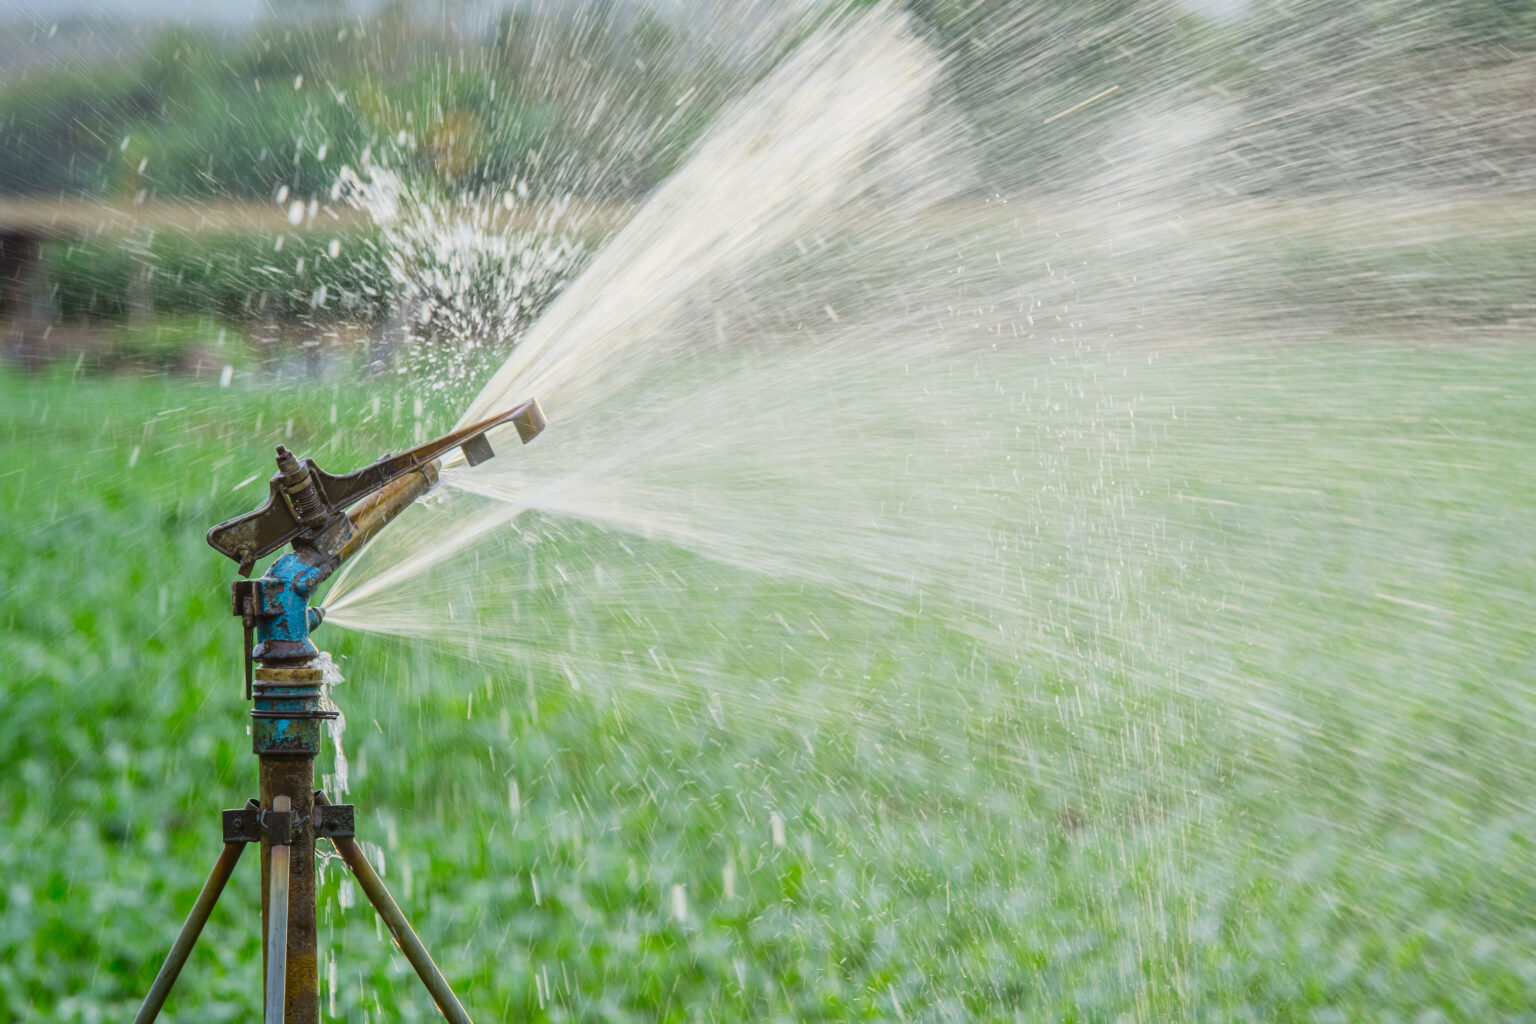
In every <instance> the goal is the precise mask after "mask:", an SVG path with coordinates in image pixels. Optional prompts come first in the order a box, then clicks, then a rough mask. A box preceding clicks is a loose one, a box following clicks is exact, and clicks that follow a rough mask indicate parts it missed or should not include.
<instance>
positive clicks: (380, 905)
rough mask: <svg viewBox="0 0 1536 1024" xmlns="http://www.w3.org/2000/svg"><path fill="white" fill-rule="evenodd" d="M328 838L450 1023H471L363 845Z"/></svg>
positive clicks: (319, 798) (318, 801)
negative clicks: (365, 854)
mask: <svg viewBox="0 0 1536 1024" xmlns="http://www.w3.org/2000/svg"><path fill="white" fill-rule="evenodd" d="M315 803H316V804H324V803H329V801H327V800H326V799H325V797H323V796H318V795H317V796H316V797H315ZM331 842H332V843H333V844H334V845H335V846H336V852H337V853H339V854H341V859H342V860H344V861H346V862H347V867H349V868H351V869H352V874H353V875H355V876H356V877H357V884H358V885H360V886H362V889H363V892H364V893H365V894H366V895H367V896H368V902H369V903H372V904H373V909H374V910H377V911H378V912H379V916H380V917H381V918H383V919H384V923H385V924H386V925H388V926H389V932H390V934H391V935H393V936H394V937H395V944H396V945H398V946H399V947H400V951H401V952H402V953H404V954H405V958H406V959H407V960H409V961H410V962H411V966H412V967H414V968H416V974H417V975H418V976H419V977H420V978H421V983H422V984H423V985H425V986H427V991H428V992H430V993H432V1001H433V1002H435V1003H437V1008H438V1010H439V1011H441V1013H442V1015H443V1017H444V1018H446V1019H447V1020H448V1021H449V1022H450V1024H473V1022H472V1021H471V1020H470V1019H469V1014H467V1013H465V1012H464V1007H463V1006H461V1005H460V1004H459V1000H458V997H457V996H455V995H454V994H453V990H452V989H451V988H449V987H448V981H447V979H445V978H444V977H443V974H442V972H441V971H439V970H438V969H437V964H435V963H433V962H432V956H431V954H430V953H428V952H427V947H426V946H423V945H422V944H421V939H420V938H418V937H417V935H416V932H415V931H413V930H412V929H411V924H410V922H409V921H407V920H406V919H405V915H404V914H402V913H401V912H400V908H399V906H397V905H396V904H395V901H394V899H393V898H392V897H391V896H390V895H389V890H388V889H386V888H384V881H383V879H381V878H380V877H379V875H378V872H376V871H374V870H373V865H372V864H370V863H368V858H367V857H365V856H364V855H363V849H362V847H360V846H358V845H357V840H356V839H353V838H351V837H349V836H332V837H331Z"/></svg>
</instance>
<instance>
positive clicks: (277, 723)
mask: <svg viewBox="0 0 1536 1024" xmlns="http://www.w3.org/2000/svg"><path fill="white" fill-rule="evenodd" d="M254 693H255V699H256V706H255V708H254V709H253V710H252V711H251V746H252V748H253V750H254V751H255V753H256V756H257V757H258V758H259V759H260V765H261V795H260V797H259V799H260V803H261V806H262V807H263V808H265V809H271V808H272V806H273V804H274V802H275V801H276V800H277V798H278V797H282V796H285V797H287V798H288V800H289V801H290V803H291V807H292V814H293V819H292V820H293V822H294V825H293V827H292V828H291V830H290V836H289V841H288V849H289V865H288V908H287V910H288V927H287V941H286V943H285V955H286V970H285V971H284V987H283V1004H284V1010H283V1018H282V1019H283V1021H284V1024H318V1021H319V1016H320V994H319V993H320V978H319V965H318V964H319V962H318V952H317V950H318V942H317V937H316V936H317V929H316V926H315V827H314V820H315V812H314V792H315V756H316V755H317V754H319V753H320V744H321V740H322V733H321V723H322V722H324V721H325V720H326V719H328V718H333V717H335V714H336V712H335V711H334V710H332V709H330V707H329V706H328V702H327V701H326V700H325V680H324V675H323V673H322V671H321V670H320V669H319V668H317V667H315V666H314V664H313V662H300V663H297V664H295V663H294V662H291V661H277V662H273V661H268V662H266V663H264V664H262V665H261V666H260V667H259V668H257V669H256V672H255V686H254ZM271 876H272V843H271V840H270V837H269V835H268V833H267V832H266V831H265V830H263V832H262V841H261V892H262V897H261V901H262V902H261V922H262V936H263V938H262V973H263V977H265V974H266V969H267V960H268V956H269V950H268V942H269V939H268V938H267V936H268V929H269V927H270V925H271V914H272V908H271V906H270V887H271Z"/></svg>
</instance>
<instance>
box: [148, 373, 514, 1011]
mask: <svg viewBox="0 0 1536 1024" xmlns="http://www.w3.org/2000/svg"><path fill="white" fill-rule="evenodd" d="M503 424H509V425H511V426H513V427H515V428H516V430H517V436H518V437H519V439H521V440H522V442H523V443H524V444H526V443H527V442H528V441H530V440H532V439H533V438H534V437H536V436H538V434H539V432H540V431H542V430H543V429H544V413H543V411H542V410H541V409H540V408H539V404H538V402H536V401H528V402H524V403H523V404H522V405H519V406H517V407H516V408H514V409H510V410H508V411H506V412H504V413H500V414H498V415H496V416H492V417H490V418H489V419H485V420H481V421H480V422H479V423H476V424H473V425H472V426H468V427H464V428H462V429H460V430H456V431H454V432H452V433H450V434H446V435H444V436H442V437H439V438H437V439H436V440H433V441H428V442H427V443H426V444H423V445H418V446H417V447H415V448H412V449H411V450H409V451H407V452H404V453H402V454H400V455H393V456H386V457H385V458H382V459H380V460H379V461H377V462H375V463H373V464H372V465H369V466H364V467H363V468H362V469H359V470H357V471H356V472H353V473H348V474H346V475H344V476H332V475H331V474H329V473H326V472H324V471H323V470H321V469H320V467H319V466H316V465H315V463H314V461H313V460H311V459H305V460H303V461H302V462H301V461H300V460H299V459H297V458H295V457H294V455H293V454H292V453H291V452H289V451H288V449H287V448H284V447H283V446H282V445H279V446H278V448H277V474H276V475H275V476H273V477H272V481H271V485H270V494H269V496H268V498H267V501H266V503H265V504H263V505H262V506H261V507H260V508H258V509H256V510H254V511H252V512H248V513H246V514H245V515H243V516H238V517H236V518H234V519H231V520H229V521H228V522H224V523H220V524H219V525H218V526H215V527H214V528H213V529H211V530H209V531H208V543H209V544H210V545H212V546H213V548H214V549H215V550H217V551H219V552H220V553H221V554H224V555H226V556H228V557H229V558H231V559H233V560H234V561H235V562H236V563H237V564H238V565H239V566H240V575H241V576H246V577H248V576H249V575H250V573H251V570H252V568H253V567H254V566H255V564H256V562H257V561H258V560H259V559H262V558H265V557H266V556H267V555H270V554H272V553H273V552H275V551H277V550H279V549H280V548H283V547H285V546H288V545H290V544H291V545H292V547H293V550H292V551H290V552H288V553H287V554H284V555H283V556H281V557H280V558H278V559H277V560H276V561H274V562H273V563H272V564H271V565H270V566H269V567H268V568H267V570H266V572H265V573H264V574H263V575H262V576H261V578H260V579H254V580H253V579H241V580H237V581H235V584H234V587H233V593H234V605H233V608H234V614H235V615H236V617H238V618H239V619H240V621H241V623H242V625H243V626H244V628H245V642H244V644H243V648H244V652H245V696H246V699H247V700H251V699H253V698H254V700H255V707H254V708H253V709H252V711H251V734H252V746H253V748H254V750H255V753H256V756H257V758H258V759H259V760H260V763H261V786H260V790H261V791H260V795H259V797H258V798H257V799H255V800H251V801H249V802H248V803H247V804H246V805H245V806H244V807H242V808H240V809H238V810H233V811H225V812H224V852H223V853H221V854H220V855H219V859H218V862H217V863H215V864H214V867H213V871H212V873H211V874H209V876H208V881H207V882H206V883H204V885H203V889H202V892H200V893H199V894H198V897H197V902H196V903H195V904H193V907H192V913H191V914H190V915H188V917H187V922H186V924H184V925H183V926H182V928H181V933H180V934H179V935H178V936H177V937H176V942H175V944H174V945H172V946H171V952H170V955H169V956H167V957H166V959H165V966H163V967H161V968H160V973H159V975H158V976H156V978H155V981H154V984H153V985H152V986H151V987H150V990H149V995H148V996H147V997H146V998H145V1000H144V1005H143V1006H142V1007H141V1008H140V1009H139V1013H138V1016H136V1017H135V1018H134V1024H149V1022H150V1021H153V1020H154V1019H155V1017H156V1016H158V1015H159V1013H160V1008H161V1007H162V1006H164V1005H165V999H166V996H167V995H169V994H170V991H171V986H172V985H174V984H175V983H176V976H177V975H178V974H180V973H181V968H182V967H183V966H184V965H185V964H186V962H187V957H188V956H189V955H190V954H191V952H192V946H193V944H195V943H196V942H197V937H198V935H199V934H200V933H201V932H202V930H203V925H205V924H206V923H207V922H208V916H209V915H210V914H211V913H213V907H214V904H216V903H217V902H218V900H219V894H220V893H222V892H223V891H224V885H225V883H226V882H228V881H229V876H230V875H231V874H232V873H233V872H234V870H235V864H236V863H238V862H239V860H240V855H241V853H243V852H244V850H245V846H246V844H247V843H260V844H261V921H262V963H263V965H264V971H265V977H266V1003H265V1005H266V1016H265V1024H318V1021H319V1017H320V985H319V966H318V958H317V955H316V941H315V840H316V839H329V840H330V841H331V843H332V844H334V845H335V847H336V852H338V853H340V854H341V857H342V859H343V860H344V861H346V864H347V867H348V868H350V869H351V870H352V874H353V875H355V876H356V877H357V881H358V884H359V885H361V886H362V889H363V892H364V893H365V894H366V895H367V896H368V901H369V902H370V903H372V904H373V907H374V909H375V910H377V911H378V912H379V916H380V917H381V918H383V919H384V923H385V924H386V925H388V926H389V931H390V934H392V935H393V936H394V937H395V942H396V943H397V944H398V945H399V947H400V950H401V952H403V953H404V954H405V956H406V959H408V960H409V961H410V962H411V966H412V967H414V968H415V969H416V973H417V974H419V975H420V976H421V980H422V981H423V982H424V983H425V984H426V986H427V990H428V991H429V992H431V993H432V998H433V999H434V1000H435V1001H436V1002H437V1007H438V1009H439V1010H441V1011H442V1013H443V1016H444V1017H446V1018H447V1019H448V1020H449V1021H452V1022H453V1024H469V1015H468V1014H466V1013H465V1012H464V1007H462V1006H460V1005H459V1001H458V999H457V998H455V997H454V994H453V992H452V990H450V989H449V987H448V983H447V982H446V981H445V980H443V976H442V973H441V972H439V971H438V969H437V966H436V965H435V964H433V963H432V958H431V957H430V956H429V955H427V950H426V948H425V947H424V946H423V945H422V944H421V940H420V939H419V938H417V937H416V933H415V932H414V931H412V930H411V926H410V924H408V923H407V922H406V920H405V915H403V914H402V913H400V908H399V907H398V906H396V905H395V901H394V900H393V899H392V898H390V895H389V891H388V890H387V889H385V888H384V883H383V882H382V881H381V880H380V879H379V875H378V872H376V871H374V870H373V866H372V865H371V864H369V863H368V858H366V857H365V856H363V851H362V849H361V848H360V847H359V846H358V844H357V841H356V839H355V837H354V834H353V815H352V807H351V805H350V804H333V803H331V802H330V801H329V800H327V799H326V798H325V794H324V793H321V792H318V791H316V789H315V756H316V755H317V754H318V753H319V752H320V733H321V723H322V722H324V721H326V720H327V719H331V718H335V717H336V714H337V712H336V711H335V709H334V707H332V705H331V704H330V702H329V700H328V699H327V697H326V694H325V679H324V670H323V665H324V661H323V659H322V657H321V654H320V652H319V650H318V649H317V648H316V647H315V645H314V643H313V642H312V641H311V640H310V635H309V634H310V631H311V630H313V629H314V628H316V627H317V626H319V625H320V623H321V622H322V621H323V620H324V618H325V615H324V612H323V610H322V609H320V608H311V607H310V606H309V601H310V599H311V598H312V597H313V596H314V595H315V593H316V591H317V589H318V588H319V586H320V584H321V583H323V582H324V581H325V580H326V579H328V578H329V577H330V575H331V574H332V573H334V572H335V571H336V570H337V569H338V568H339V567H340V566H341V564H342V562H344V561H346V560H347V559H348V558H350V557H351V556H352V555H354V554H356V553H357V552H358V551H360V550H362V548H363V546H364V545H365V544H367V542H368V541H369V539H371V538H372V537H373V536H375V535H376V534H377V533H378V532H379V531H380V530H382V529H383V528H384V527H385V526H386V525H388V524H389V523H390V522H391V521H392V520H393V519H394V518H395V516H397V515H399V514H400V513H401V512H402V511H404V510H405V509H406V508H407V507H408V506H409V505H410V504H411V503H412V502H413V501H415V500H416V499H417V498H418V497H420V496H421V495H423V494H425V493H426V492H427V491H428V490H430V489H431V488H432V487H433V486H434V485H435V484H436V483H437V479H438V471H439V468H440V465H441V463H440V461H439V460H440V459H441V458H442V457H443V456H444V455H446V454H448V453H449V452H450V451H452V450H453V449H454V448H458V449H460V450H461V451H462V452H463V454H464V458H465V461H466V462H468V463H469V464H470V465H471V466H474V465H478V464H479V463H481V462H484V461H485V460H486V459H489V458H492V457H494V456H495V452H494V451H493V450H492V448H491V444H490V441H489V440H487V438H486V432H487V431H489V430H491V429H492V428H494V427H498V426H501V425H503ZM253 639H254V640H256V641H257V642H256V643H255V645H254V647H253V646H252V640H253Z"/></svg>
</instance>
